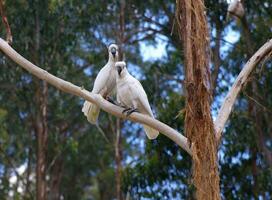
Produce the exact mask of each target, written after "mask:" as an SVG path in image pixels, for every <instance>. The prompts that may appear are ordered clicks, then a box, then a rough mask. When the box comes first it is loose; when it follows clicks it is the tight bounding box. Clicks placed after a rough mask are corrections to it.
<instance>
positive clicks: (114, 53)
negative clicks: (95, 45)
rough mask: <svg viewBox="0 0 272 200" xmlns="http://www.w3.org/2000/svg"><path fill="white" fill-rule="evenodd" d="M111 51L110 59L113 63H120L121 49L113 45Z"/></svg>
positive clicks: (109, 49) (110, 47)
mask: <svg viewBox="0 0 272 200" xmlns="http://www.w3.org/2000/svg"><path fill="white" fill-rule="evenodd" d="M108 51H109V59H110V60H111V61H114V62H116V61H118V56H119V49H118V46H117V45H116V44H111V45H110V46H109V48H108Z"/></svg>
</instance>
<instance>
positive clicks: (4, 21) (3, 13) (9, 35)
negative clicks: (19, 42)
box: [0, 0, 12, 44]
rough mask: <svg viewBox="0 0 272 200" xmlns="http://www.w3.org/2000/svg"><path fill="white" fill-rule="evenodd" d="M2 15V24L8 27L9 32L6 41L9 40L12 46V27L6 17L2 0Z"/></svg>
mask: <svg viewBox="0 0 272 200" xmlns="http://www.w3.org/2000/svg"><path fill="white" fill-rule="evenodd" d="M0 14H1V17H2V22H3V24H4V25H5V27H6V32H7V36H6V40H7V42H8V43H9V44H11V43H12V34H11V30H10V26H9V23H8V18H7V16H6V13H5V9H4V5H3V1H2V0H0Z"/></svg>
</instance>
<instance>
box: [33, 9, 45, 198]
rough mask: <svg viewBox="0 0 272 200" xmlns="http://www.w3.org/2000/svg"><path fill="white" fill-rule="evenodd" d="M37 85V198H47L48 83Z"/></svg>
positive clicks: (37, 32) (37, 53)
mask: <svg viewBox="0 0 272 200" xmlns="http://www.w3.org/2000/svg"><path fill="white" fill-rule="evenodd" d="M34 36H35V37H34V38H35V41H34V51H35V52H34V61H35V63H36V64H40V19H39V13H38V11H37V9H36V11H35V32H34ZM34 82H35V86H36V96H35V102H36V106H37V113H36V116H35V117H34V119H35V132H36V139H37V150H36V155H37V164H36V199H37V200H46V199H47V191H46V190H47V183H46V161H47V157H46V156H47V143H48V127H47V98H48V97H47V96H48V84H47V82H45V81H39V80H37V79H35V80H34Z"/></svg>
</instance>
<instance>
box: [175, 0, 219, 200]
mask: <svg viewBox="0 0 272 200" xmlns="http://www.w3.org/2000/svg"><path fill="white" fill-rule="evenodd" d="M176 17H177V23H178V28H179V35H180V38H181V40H182V41H183V43H184V52H185V76H186V78H185V87H186V92H187V95H186V117H185V131H186V134H187V136H188V140H189V143H190V145H191V148H192V154H193V155H192V157H193V183H194V185H195V187H196V198H197V199H199V200H219V199H221V198H220V189H219V173H218V166H217V143H216V138H215V131H214V125H213V120H212V117H211V113H210V103H211V80H210V71H209V52H210V49H209V33H208V26H207V20H206V16H205V7H204V1H203V0H196V1H191V0H179V1H177V10H176Z"/></svg>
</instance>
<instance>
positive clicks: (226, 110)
mask: <svg viewBox="0 0 272 200" xmlns="http://www.w3.org/2000/svg"><path fill="white" fill-rule="evenodd" d="M271 51H272V39H270V40H269V41H268V42H266V43H265V44H264V45H263V46H262V47H261V48H260V49H259V50H258V51H257V52H256V53H255V54H254V55H253V56H252V57H251V58H250V59H249V60H248V62H247V63H246V65H245V66H244V68H243V69H242V71H241V72H240V74H239V75H238V77H237V78H236V80H235V82H234V84H233V86H232V88H231V89H230V91H229V93H228V94H227V96H226V98H225V100H224V102H223V104H222V106H221V108H220V110H219V113H218V115H217V118H216V120H215V123H214V124H215V131H216V138H217V140H218V141H220V140H221V136H222V131H223V129H224V127H225V124H226V122H227V120H228V118H229V116H230V113H231V110H232V107H233V105H234V103H235V100H236V98H237V96H238V94H239V93H240V91H241V89H242V88H243V86H244V85H245V84H246V83H247V80H248V77H249V75H250V73H251V72H252V71H253V69H254V68H255V67H256V66H257V65H258V64H259V63H260V61H262V60H263V59H265V58H266V56H267V55H268V54H269V53H271Z"/></svg>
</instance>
